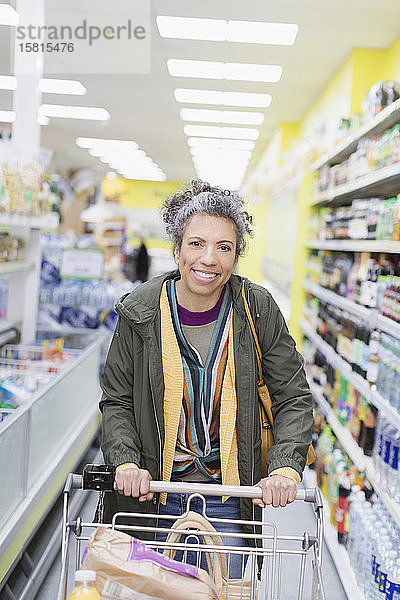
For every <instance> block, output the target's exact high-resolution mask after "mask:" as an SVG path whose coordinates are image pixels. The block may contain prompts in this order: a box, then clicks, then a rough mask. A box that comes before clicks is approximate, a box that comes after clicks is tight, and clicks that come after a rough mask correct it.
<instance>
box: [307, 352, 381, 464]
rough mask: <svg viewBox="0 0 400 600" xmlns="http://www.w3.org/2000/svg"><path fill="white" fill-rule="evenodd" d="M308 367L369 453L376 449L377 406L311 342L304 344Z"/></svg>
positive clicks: (342, 418) (365, 450)
mask: <svg viewBox="0 0 400 600" xmlns="http://www.w3.org/2000/svg"><path fill="white" fill-rule="evenodd" d="M304 356H305V359H306V364H307V370H308V372H309V373H310V375H311V377H312V378H313V380H314V381H315V382H316V383H318V385H320V386H321V387H322V389H323V393H324V396H325V398H326V400H327V401H328V403H329V404H330V405H331V407H332V410H333V412H334V413H335V415H336V416H337V418H338V421H339V422H340V423H341V425H342V426H343V427H346V429H348V430H349V431H350V433H351V435H352V437H353V439H354V440H355V442H356V443H357V444H358V446H359V447H360V448H361V449H362V450H363V452H364V454H365V455H366V456H371V455H372V451H373V448H374V440H375V426H376V416H377V412H378V411H377V409H376V407H375V406H373V405H371V404H370V403H369V402H368V401H367V400H366V398H365V397H364V396H363V395H362V394H361V393H360V392H359V391H358V390H356V389H355V388H354V386H353V385H352V383H351V382H350V381H349V380H348V379H347V378H346V376H345V375H343V374H342V373H341V372H340V371H338V370H335V369H334V368H333V367H332V365H330V364H329V363H328V362H327V361H326V358H325V356H324V355H323V354H322V353H321V352H320V351H319V350H316V349H315V348H314V347H313V346H312V344H311V342H308V341H307V342H306V343H305V346H304Z"/></svg>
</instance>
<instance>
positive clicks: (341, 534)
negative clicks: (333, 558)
mask: <svg viewBox="0 0 400 600" xmlns="http://www.w3.org/2000/svg"><path fill="white" fill-rule="evenodd" d="M350 492H351V488H350V479H349V472H348V471H345V472H344V473H343V474H342V476H341V477H340V478H339V485H338V499H337V504H336V528H337V534H338V542H339V544H345V543H346V537H347V536H346V528H345V523H346V513H347V498H348V497H349V496H350Z"/></svg>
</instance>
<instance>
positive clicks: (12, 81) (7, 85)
mask: <svg viewBox="0 0 400 600" xmlns="http://www.w3.org/2000/svg"><path fill="white" fill-rule="evenodd" d="M16 89H17V78H16V77H14V76H13V75H0V90H16Z"/></svg>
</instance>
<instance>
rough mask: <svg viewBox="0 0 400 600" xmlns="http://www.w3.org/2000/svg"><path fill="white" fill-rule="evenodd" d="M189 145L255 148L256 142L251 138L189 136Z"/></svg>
mask: <svg viewBox="0 0 400 600" xmlns="http://www.w3.org/2000/svg"><path fill="white" fill-rule="evenodd" d="M187 142H188V145H189V147H190V148H221V149H223V148H227V149H232V150H234V149H237V150H253V148H254V146H255V144H254V142H251V141H250V140H229V139H224V140H221V139H218V138H196V137H190V138H188V141H187Z"/></svg>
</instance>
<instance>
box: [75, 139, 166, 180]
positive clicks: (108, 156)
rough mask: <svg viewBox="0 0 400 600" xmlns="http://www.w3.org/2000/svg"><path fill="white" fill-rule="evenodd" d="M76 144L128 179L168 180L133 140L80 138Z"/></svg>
mask: <svg viewBox="0 0 400 600" xmlns="http://www.w3.org/2000/svg"><path fill="white" fill-rule="evenodd" d="M76 144H77V146H79V147H80V148H84V149H86V150H88V152H89V154H90V155H91V156H93V157H95V158H99V159H100V160H101V161H102V162H103V163H106V164H108V165H109V166H110V167H111V168H112V169H114V170H116V171H118V172H119V173H120V174H121V175H122V176H123V177H126V178H127V179H142V180H148V181H165V179H166V178H167V176H166V175H165V173H164V172H163V171H162V170H161V169H160V168H159V167H158V166H157V165H156V164H155V163H154V162H153V161H152V159H151V158H150V157H149V156H147V155H146V153H145V152H144V151H143V150H140V149H139V146H138V144H137V143H136V142H134V141H132V140H112V139H111V140H107V139H103V138H84V137H79V138H77V139H76Z"/></svg>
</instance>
